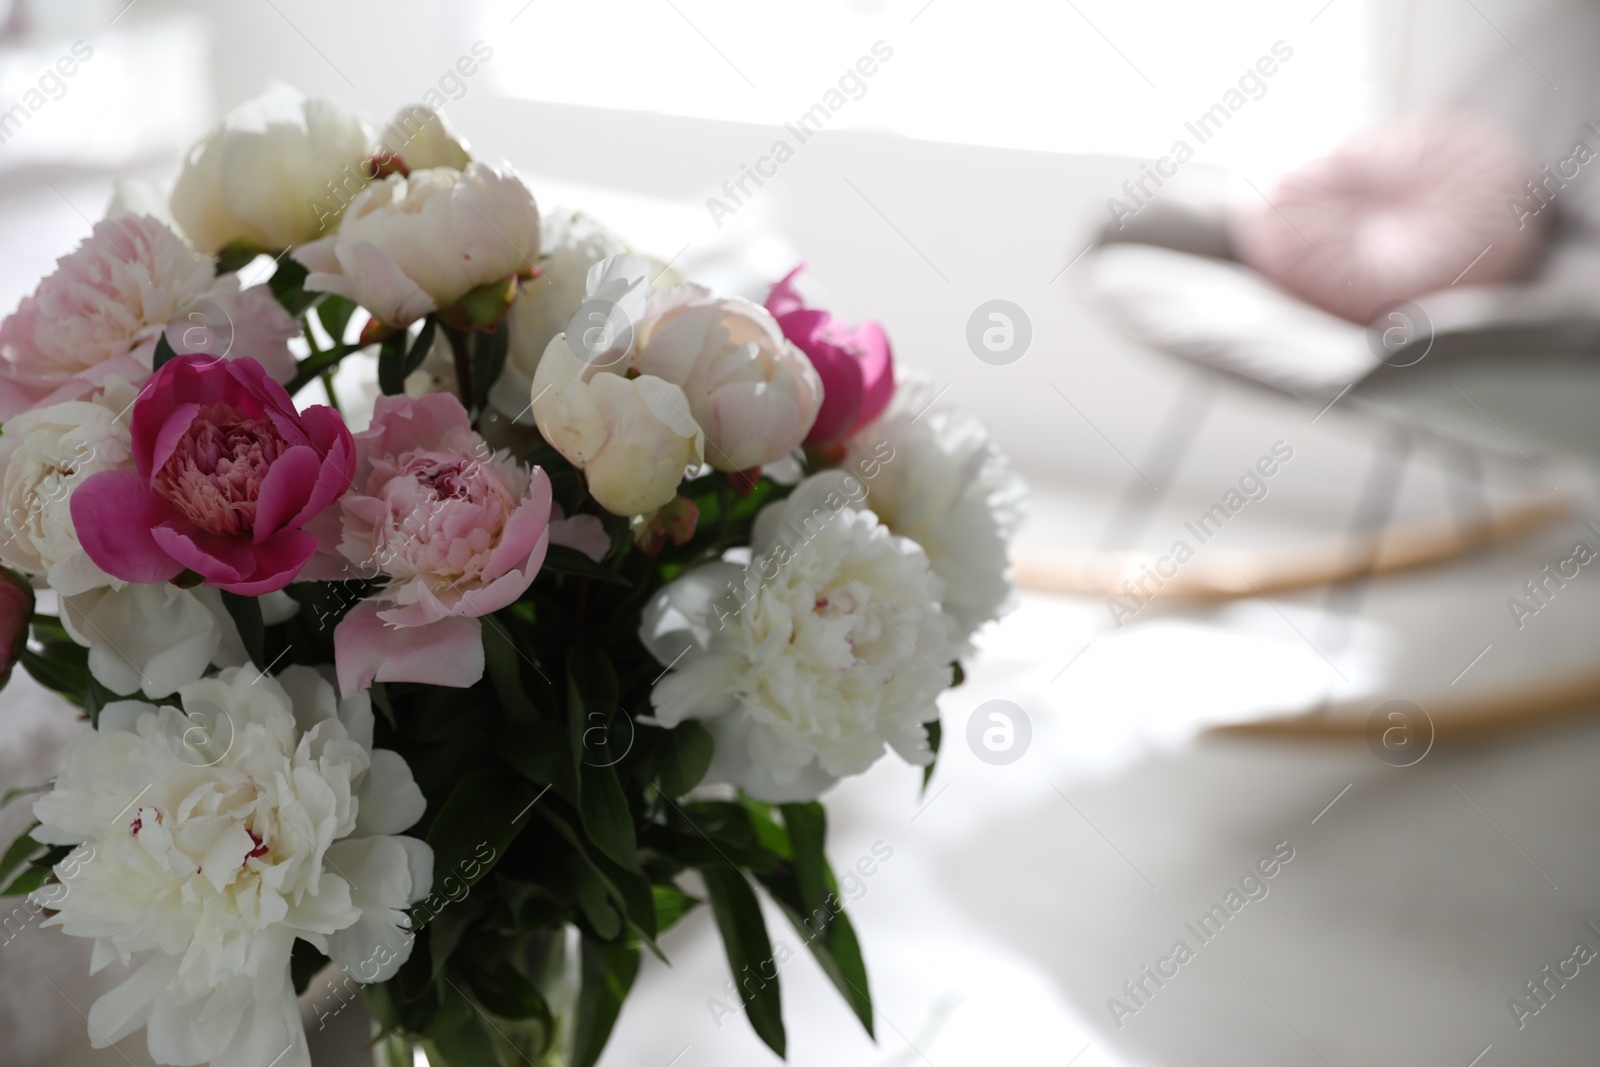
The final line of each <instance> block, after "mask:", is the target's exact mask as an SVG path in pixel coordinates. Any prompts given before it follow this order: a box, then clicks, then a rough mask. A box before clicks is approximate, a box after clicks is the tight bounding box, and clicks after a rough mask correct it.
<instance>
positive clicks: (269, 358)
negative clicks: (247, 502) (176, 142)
mask: <svg viewBox="0 0 1600 1067" xmlns="http://www.w3.org/2000/svg"><path fill="white" fill-rule="evenodd" d="M299 332H300V330H299V327H298V326H296V325H295V321H294V319H293V318H292V317H290V315H289V314H288V313H287V312H285V311H284V310H283V308H282V307H280V306H279V305H278V302H277V301H276V300H275V299H273V296H272V292H271V290H270V289H268V288H267V287H266V286H264V285H257V286H254V287H252V288H249V289H245V290H243V291H242V292H241V291H240V289H239V279H238V276H237V275H234V274H224V275H222V276H220V277H218V276H217V272H216V261H215V260H214V259H212V258H211V257H210V256H206V255H201V254H200V253H198V252H196V251H195V250H194V249H192V248H190V247H189V246H188V245H186V244H184V243H183V239H182V238H181V237H179V236H178V235H177V234H175V233H173V232H172V230H171V229H169V228H168V227H167V226H166V224H165V223H162V222H159V221H157V220H156V219H153V218H148V217H145V216H134V215H123V216H118V217H116V218H111V219H104V220H102V221H100V222H98V223H96V224H95V227H94V235H93V236H92V237H90V238H88V239H87V240H85V241H84V242H83V244H82V245H80V246H79V247H78V249H77V250H76V251H74V252H71V253H69V254H68V255H65V256H62V257H61V259H60V260H58V261H57V265H56V270H55V272H54V273H52V274H51V275H50V276H49V277H47V278H45V279H44V281H42V282H40V283H39V288H38V289H37V290H36V291H35V292H34V293H33V294H32V295H31V296H27V297H24V298H23V300H22V303H21V304H20V305H19V306H18V307H17V310H16V311H15V312H13V313H12V314H11V315H8V316H7V317H6V319H5V321H4V322H0V419H9V418H11V417H12V416H13V415H16V414H18V413H20V412H23V411H27V410H28V409H30V408H35V407H43V406H45V405H48V404H55V403H59V402H61V401H63V400H78V399H82V398H83V397H84V396H86V395H87V394H88V393H89V392H91V391H92V390H94V389H95V388H97V387H99V386H100V385H102V384H104V382H105V380H106V379H107V378H108V377H117V378H121V379H122V380H123V381H125V382H127V383H129V384H130V385H142V384H144V381H145V379H147V378H148V377H149V376H150V364H151V360H152V358H153V357H154V355H155V350H156V343H157V341H158V340H159V339H160V337H161V335H162V334H163V333H165V334H166V335H167V341H168V343H169V344H171V345H172V347H173V350H174V351H176V352H179V353H192V352H219V351H220V352H222V354H223V355H226V356H229V357H230V358H239V357H246V356H247V357H250V358H252V359H255V360H258V361H259V362H260V363H261V364H262V365H263V366H264V367H266V369H267V371H268V373H269V374H270V375H271V376H272V377H273V378H275V379H277V380H278V381H283V382H286V381H288V380H289V379H290V378H292V377H293V376H294V356H293V355H291V354H290V352H289V346H288V341H289V339H290V338H291V337H294V336H295V335H296V334H298V333H299Z"/></svg>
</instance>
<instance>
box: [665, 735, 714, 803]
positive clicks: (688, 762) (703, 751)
mask: <svg viewBox="0 0 1600 1067" xmlns="http://www.w3.org/2000/svg"><path fill="white" fill-rule="evenodd" d="M715 749H716V742H714V741H713V740H712V739H711V733H710V731H708V730H707V729H706V728H705V727H704V726H701V725H700V724H699V723H698V722H695V721H694V720H693V719H689V720H687V721H685V722H683V723H680V724H679V725H678V726H676V727H674V728H673V729H671V730H668V731H667V736H666V738H665V740H663V741H662V742H661V748H660V750H659V755H658V756H657V758H658V759H659V760H660V767H661V770H660V772H659V774H658V777H657V780H658V781H659V783H660V785H661V791H662V792H663V793H665V794H666V795H667V796H669V797H681V796H683V795H684V794H685V793H687V792H689V790H691V789H693V788H694V787H695V786H697V785H699V784H700V781H701V779H703V778H704V777H705V776H706V771H707V769H709V768H710V766H711V757H712V754H713V752H714V751H715Z"/></svg>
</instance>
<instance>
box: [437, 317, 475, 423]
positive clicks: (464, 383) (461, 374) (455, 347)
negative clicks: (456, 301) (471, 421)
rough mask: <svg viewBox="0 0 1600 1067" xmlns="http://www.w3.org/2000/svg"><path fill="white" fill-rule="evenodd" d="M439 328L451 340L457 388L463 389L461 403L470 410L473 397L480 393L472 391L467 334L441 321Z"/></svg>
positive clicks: (470, 361) (470, 355)
mask: <svg viewBox="0 0 1600 1067" xmlns="http://www.w3.org/2000/svg"><path fill="white" fill-rule="evenodd" d="M439 328H440V329H441V330H443V331H444V335H445V338H446V339H447V340H448V341H449V342H450V355H451V356H452V357H454V359H455V364H456V388H458V389H460V390H461V404H462V406H463V407H465V408H467V409H468V410H469V411H470V410H471V409H472V398H473V397H475V396H477V395H478V394H476V393H474V392H473V391H472V350H471V349H470V348H469V347H468V345H467V335H466V333H465V332H464V331H462V330H458V329H456V328H455V327H454V326H446V325H445V324H444V323H442V322H441V323H439Z"/></svg>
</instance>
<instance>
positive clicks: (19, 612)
mask: <svg viewBox="0 0 1600 1067" xmlns="http://www.w3.org/2000/svg"><path fill="white" fill-rule="evenodd" d="M32 617H33V589H32V588H31V587H30V586H29V585H28V583H27V580H26V579H24V578H23V577H22V576H21V575H19V574H13V573H12V572H11V571H8V570H6V569H5V568H4V567H0V686H3V685H5V684H6V681H7V680H8V679H9V678H10V677H11V668H12V667H15V666H16V665H17V656H18V655H20V654H21V652H22V648H23V646H24V645H26V644H27V642H28V620H29V619H31V618H32Z"/></svg>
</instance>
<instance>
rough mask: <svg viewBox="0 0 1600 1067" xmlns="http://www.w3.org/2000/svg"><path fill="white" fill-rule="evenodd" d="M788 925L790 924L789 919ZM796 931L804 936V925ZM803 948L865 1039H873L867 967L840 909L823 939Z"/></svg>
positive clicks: (814, 940) (846, 917)
mask: <svg viewBox="0 0 1600 1067" xmlns="http://www.w3.org/2000/svg"><path fill="white" fill-rule="evenodd" d="M790 921H791V922H793V917H791V919H790ZM796 929H797V930H798V931H799V932H800V933H801V935H802V936H805V934H806V929H805V927H804V925H797V926H796ZM806 944H807V945H808V946H809V947H810V949H811V954H812V955H813V956H815V957H816V959H817V962H818V963H820V964H821V965H822V970H823V973H825V974H826V975H827V976H828V980H829V981H831V982H832V983H833V986H834V988H835V989H837V990H838V991H839V992H840V994H841V995H842V996H843V997H844V999H845V1003H847V1004H849V1005H850V1010H851V1011H853V1012H855V1013H856V1018H857V1019H860V1020H861V1025H862V1026H863V1027H865V1028H866V1031H867V1036H868V1037H875V1036H876V1035H875V1034H874V1033H873V1030H872V994H871V993H870V992H869V991H868V989H867V965H866V962H865V961H864V960H863V959H862V958H861V943H860V942H859V941H857V940H856V931H855V927H853V926H852V925H850V917H849V916H848V915H846V914H845V913H844V911H843V909H841V910H839V911H838V912H835V913H834V916H833V919H832V920H831V921H830V922H829V923H828V934H827V937H826V938H825V939H824V938H820V937H813V938H811V939H810V940H809V941H807V942H806Z"/></svg>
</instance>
